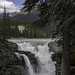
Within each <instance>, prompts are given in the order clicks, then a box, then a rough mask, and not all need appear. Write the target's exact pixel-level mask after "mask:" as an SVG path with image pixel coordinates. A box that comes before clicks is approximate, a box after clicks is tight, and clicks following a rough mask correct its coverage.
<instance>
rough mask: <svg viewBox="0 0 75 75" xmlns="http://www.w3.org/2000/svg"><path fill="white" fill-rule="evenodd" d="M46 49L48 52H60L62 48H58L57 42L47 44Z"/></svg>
mask: <svg viewBox="0 0 75 75" xmlns="http://www.w3.org/2000/svg"><path fill="white" fill-rule="evenodd" d="M48 47H49V51H50V52H58V51H62V46H58V41H54V42H50V43H48Z"/></svg>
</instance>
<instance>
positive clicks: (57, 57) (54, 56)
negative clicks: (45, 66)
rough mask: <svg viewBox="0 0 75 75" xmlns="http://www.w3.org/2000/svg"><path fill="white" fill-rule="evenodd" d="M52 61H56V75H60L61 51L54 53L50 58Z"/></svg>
mask: <svg viewBox="0 0 75 75" xmlns="http://www.w3.org/2000/svg"><path fill="white" fill-rule="evenodd" d="M52 59H53V61H56V64H55V66H56V75H61V62H62V51H59V52H57V53H55V54H54V55H53V56H52Z"/></svg>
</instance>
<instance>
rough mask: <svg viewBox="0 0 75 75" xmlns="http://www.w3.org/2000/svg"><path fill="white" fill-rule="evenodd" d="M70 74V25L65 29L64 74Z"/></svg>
mask: <svg viewBox="0 0 75 75" xmlns="http://www.w3.org/2000/svg"><path fill="white" fill-rule="evenodd" d="M61 75H70V33H69V27H65V28H64V30H63V54H62V74H61Z"/></svg>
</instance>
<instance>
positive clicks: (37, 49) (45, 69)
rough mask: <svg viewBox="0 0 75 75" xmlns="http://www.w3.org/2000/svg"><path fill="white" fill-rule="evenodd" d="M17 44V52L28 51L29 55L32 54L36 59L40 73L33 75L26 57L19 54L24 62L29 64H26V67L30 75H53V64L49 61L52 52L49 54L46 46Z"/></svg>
mask: <svg viewBox="0 0 75 75" xmlns="http://www.w3.org/2000/svg"><path fill="white" fill-rule="evenodd" d="M17 44H18V50H19V51H30V52H31V53H34V54H35V56H36V57H37V58H38V62H39V65H40V67H41V71H40V73H38V74H35V73H34V71H33V68H32V67H31V66H32V65H31V64H30V61H29V59H28V58H27V56H25V55H23V54H20V55H21V56H23V57H24V59H25V62H27V63H29V64H27V66H28V67H29V72H30V75H55V64H54V62H53V61H52V59H51V54H52V52H49V48H48V45H47V44H45V45H33V44H30V43H26V42H23V43H17ZM31 69H32V70H31Z"/></svg>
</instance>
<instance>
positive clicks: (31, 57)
mask: <svg viewBox="0 0 75 75" xmlns="http://www.w3.org/2000/svg"><path fill="white" fill-rule="evenodd" d="M17 52H18V53H20V54H25V55H26V56H28V58H29V60H30V63H31V65H32V66H33V69H34V71H35V72H39V69H38V68H39V67H40V66H39V65H38V61H37V59H36V57H35V54H33V53H31V52H29V51H26V52H25V51H17ZM20 63H21V65H22V66H25V69H26V64H25V63H24V58H23V57H21V59H20Z"/></svg>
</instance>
